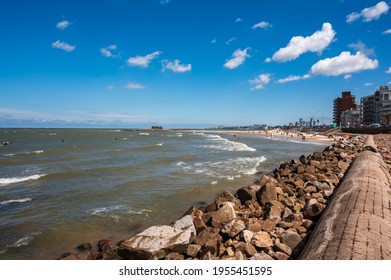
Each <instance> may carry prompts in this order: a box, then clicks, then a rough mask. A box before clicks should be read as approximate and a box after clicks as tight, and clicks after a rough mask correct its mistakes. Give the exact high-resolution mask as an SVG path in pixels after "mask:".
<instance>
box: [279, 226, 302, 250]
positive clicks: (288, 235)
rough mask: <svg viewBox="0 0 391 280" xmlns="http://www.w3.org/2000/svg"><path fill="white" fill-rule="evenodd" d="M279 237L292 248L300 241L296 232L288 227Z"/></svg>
mask: <svg viewBox="0 0 391 280" xmlns="http://www.w3.org/2000/svg"><path fill="white" fill-rule="evenodd" d="M281 238H282V240H281V242H282V243H283V244H285V245H287V246H289V247H290V248H292V249H294V248H295V247H296V246H297V245H299V244H300V242H301V241H302V238H301V237H300V235H299V234H298V233H297V232H295V231H292V230H289V229H288V230H286V231H285V232H284V233H283V234H282V236H281Z"/></svg>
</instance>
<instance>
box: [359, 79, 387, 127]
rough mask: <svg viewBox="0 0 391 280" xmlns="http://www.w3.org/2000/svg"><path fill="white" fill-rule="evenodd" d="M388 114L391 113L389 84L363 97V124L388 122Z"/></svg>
mask: <svg viewBox="0 0 391 280" xmlns="http://www.w3.org/2000/svg"><path fill="white" fill-rule="evenodd" d="M388 114H391V90H390V89H389V88H388V86H381V87H380V88H379V89H378V90H377V91H375V93H374V94H372V95H369V96H365V97H362V98H361V122H362V123H363V124H366V125H368V124H372V123H379V124H388V121H387V120H386V116H387V115H388Z"/></svg>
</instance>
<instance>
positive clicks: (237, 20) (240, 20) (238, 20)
mask: <svg viewBox="0 0 391 280" xmlns="http://www.w3.org/2000/svg"><path fill="white" fill-rule="evenodd" d="M242 21H243V20H242V19H241V18H240V17H238V18H237V19H236V20H235V22H236V23H238V22H242Z"/></svg>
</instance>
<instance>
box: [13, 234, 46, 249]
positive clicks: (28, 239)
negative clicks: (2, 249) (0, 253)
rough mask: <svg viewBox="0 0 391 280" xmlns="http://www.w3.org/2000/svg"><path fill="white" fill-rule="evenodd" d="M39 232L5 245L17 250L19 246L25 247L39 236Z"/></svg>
mask: <svg viewBox="0 0 391 280" xmlns="http://www.w3.org/2000/svg"><path fill="white" fill-rule="evenodd" d="M40 234H41V232H33V233H31V234H30V235H27V236H25V237H22V238H20V239H19V240H17V241H16V242H14V243H13V244H11V245H7V248H19V247H21V246H27V245H29V243H30V242H31V241H32V240H33V239H34V238H35V237H36V236H37V235H40Z"/></svg>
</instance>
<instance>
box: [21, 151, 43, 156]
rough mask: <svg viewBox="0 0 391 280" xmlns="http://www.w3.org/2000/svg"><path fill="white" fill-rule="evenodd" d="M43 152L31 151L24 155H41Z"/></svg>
mask: <svg viewBox="0 0 391 280" xmlns="http://www.w3.org/2000/svg"><path fill="white" fill-rule="evenodd" d="M42 153H43V150H37V151H32V152H27V153H25V154H26V155H32V154H42Z"/></svg>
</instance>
